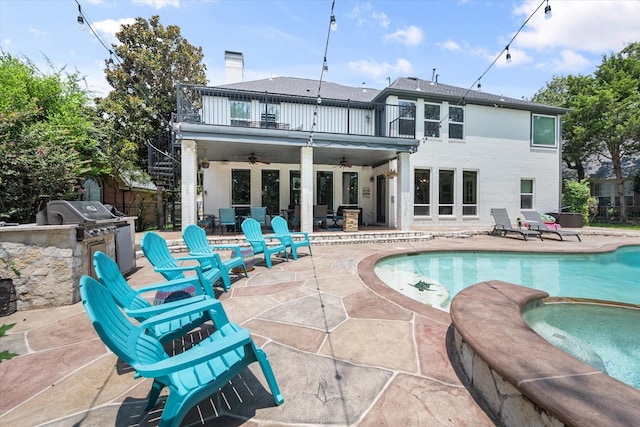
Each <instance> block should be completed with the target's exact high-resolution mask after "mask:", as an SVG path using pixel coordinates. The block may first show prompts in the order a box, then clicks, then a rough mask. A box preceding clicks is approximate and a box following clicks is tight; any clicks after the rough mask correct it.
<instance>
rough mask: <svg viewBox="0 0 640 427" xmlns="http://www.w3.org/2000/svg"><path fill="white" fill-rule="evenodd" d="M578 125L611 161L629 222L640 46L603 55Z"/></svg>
mask: <svg viewBox="0 0 640 427" xmlns="http://www.w3.org/2000/svg"><path fill="white" fill-rule="evenodd" d="M576 110H579V111H580V115H581V117H582V119H581V120H580V122H579V123H577V124H576V126H574V132H575V134H576V136H577V137H578V138H579V139H582V140H584V141H592V143H593V144H594V149H595V152H596V153H597V154H598V155H600V156H602V157H604V158H606V159H608V160H610V161H611V164H612V166H613V170H614V172H615V179H616V191H617V194H618V200H619V201H620V220H621V222H626V221H627V206H626V200H625V197H624V178H625V177H624V176H623V170H622V163H623V161H624V160H625V159H628V158H630V157H635V156H637V155H638V154H640V114H638V113H639V111H640V43H637V42H636V43H632V44H629V45H627V46H626V47H625V48H624V49H622V51H620V52H619V53H616V54H611V55H609V56H606V55H605V56H603V60H602V64H601V65H600V66H599V67H598V69H597V70H596V71H595V73H594V83H593V85H592V86H591V87H590V88H588V89H587V90H585V91H584V93H582V94H580V95H579V96H578V97H577V101H576Z"/></svg>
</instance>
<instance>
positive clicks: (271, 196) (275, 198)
mask: <svg viewBox="0 0 640 427" xmlns="http://www.w3.org/2000/svg"><path fill="white" fill-rule="evenodd" d="M262 206H263V207H265V208H267V213H268V214H275V215H277V214H278V212H279V211H280V171H279V170H267V169H263V170H262Z"/></svg>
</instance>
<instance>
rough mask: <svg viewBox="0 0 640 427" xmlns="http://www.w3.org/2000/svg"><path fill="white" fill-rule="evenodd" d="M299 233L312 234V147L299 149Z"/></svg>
mask: <svg viewBox="0 0 640 427" xmlns="http://www.w3.org/2000/svg"><path fill="white" fill-rule="evenodd" d="M300 231H306V232H307V233H311V232H313V147H301V148H300Z"/></svg>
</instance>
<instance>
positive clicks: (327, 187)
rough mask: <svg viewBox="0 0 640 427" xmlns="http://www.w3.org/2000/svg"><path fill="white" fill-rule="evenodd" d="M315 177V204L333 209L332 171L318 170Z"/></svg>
mask: <svg viewBox="0 0 640 427" xmlns="http://www.w3.org/2000/svg"><path fill="white" fill-rule="evenodd" d="M316 178H317V179H316V198H317V202H316V204H317V205H327V209H333V172H327V171H318V174H317V176H316Z"/></svg>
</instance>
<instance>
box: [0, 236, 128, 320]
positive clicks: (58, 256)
mask: <svg viewBox="0 0 640 427" xmlns="http://www.w3.org/2000/svg"><path fill="white" fill-rule="evenodd" d="M76 228H77V226H75V225H44V226H36V225H19V226H6V227H0V259H2V260H3V261H0V277H3V278H9V279H12V280H13V285H14V286H15V288H16V296H17V307H18V311H20V310H30V309H37V308H47V307H57V306H62V305H70V304H74V303H76V302H78V301H80V293H79V288H78V283H79V281H80V277H81V276H82V275H83V274H89V267H90V264H89V250H90V249H89V246H88V245H87V242H86V241H84V242H83V241H77V240H76ZM100 239H103V240H102V241H104V242H105V243H106V251H107V254H108V255H109V256H111V257H115V251H116V244H115V235H113V234H111V235H106V236H102V237H101V238H100ZM96 241H99V240H97V239H91V240H90V242H96ZM14 270H15V271H17V272H18V273H19V275H16V274H15V272H14Z"/></svg>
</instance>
